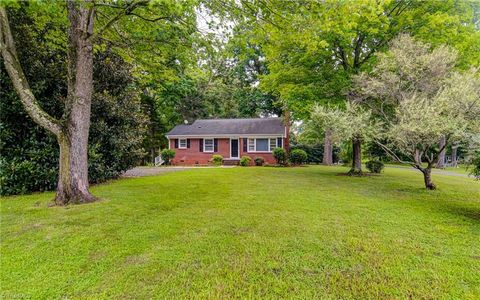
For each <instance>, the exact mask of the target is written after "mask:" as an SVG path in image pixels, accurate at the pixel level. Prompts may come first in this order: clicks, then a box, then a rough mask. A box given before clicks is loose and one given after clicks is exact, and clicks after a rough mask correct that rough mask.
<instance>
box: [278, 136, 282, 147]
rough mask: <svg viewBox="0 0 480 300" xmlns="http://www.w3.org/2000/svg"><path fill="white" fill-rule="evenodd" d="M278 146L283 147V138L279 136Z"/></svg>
mask: <svg viewBox="0 0 480 300" xmlns="http://www.w3.org/2000/svg"><path fill="white" fill-rule="evenodd" d="M277 147H278V148H282V138H277Z"/></svg>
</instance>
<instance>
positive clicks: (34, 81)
mask: <svg viewBox="0 0 480 300" xmlns="http://www.w3.org/2000/svg"><path fill="white" fill-rule="evenodd" d="M34 16H35V12H33V11H30V10H29V9H28V8H27V7H26V4H22V5H21V7H19V8H18V9H16V10H12V11H11V12H10V14H9V17H10V21H11V24H12V27H11V30H12V35H13V37H14V39H15V40H16V41H17V44H16V46H17V49H18V50H17V51H18V56H19V58H20V59H21V61H22V67H23V70H24V72H25V76H26V77H27V78H28V80H29V85H30V87H31V90H32V92H33V93H34V95H35V96H36V99H37V100H38V102H39V104H40V105H41V106H42V108H44V110H45V111H47V112H48V113H49V114H51V115H53V116H55V117H57V118H60V117H61V116H62V111H63V110H62V107H63V98H64V95H65V94H66V89H67V87H66V76H67V71H66V69H65V68H63V66H64V65H65V63H66V59H67V57H66V52H65V49H63V48H53V47H52V45H51V44H49V43H47V40H48V36H51V35H52V34H56V33H57V32H58V29H57V28H56V27H54V26H48V27H46V28H43V27H41V26H38V23H37V22H35V20H34V19H33V17H34ZM1 60H2V58H1V56H0V61H1ZM94 60H95V62H96V63H95V64H94V70H93V84H94V91H95V92H94V94H93V95H92V115H91V119H92V124H91V126H90V133H89V141H88V155H89V162H88V175H89V181H90V182H101V181H104V180H107V179H110V178H115V177H117V176H119V175H120V174H121V173H122V172H123V171H125V170H127V169H129V168H131V167H132V166H134V165H135V164H136V163H137V162H138V159H139V158H140V157H141V155H142V154H143V149H142V148H141V144H140V143H141V140H142V136H143V134H144V125H145V116H144V115H143V114H142V110H141V106H140V101H139V97H138V93H137V91H136V90H135V85H134V83H135V81H134V78H133V76H132V75H131V68H132V66H131V65H129V64H127V63H125V61H124V60H123V59H121V58H120V57H119V56H118V55H117V54H115V53H114V52H113V51H112V50H111V49H110V48H107V49H99V50H97V51H96V52H95V54H94ZM0 86H2V89H1V90H0V99H2V100H1V101H0V111H1V114H0V140H1V143H0V157H1V160H0V194H1V195H7V194H19V193H27V192H34V191H44V190H54V189H55V186H56V183H57V181H58V156H59V149H58V146H57V145H58V143H57V141H56V140H55V137H53V136H51V135H49V134H48V133H47V132H46V131H45V130H44V129H43V128H42V127H40V126H39V125H37V124H36V123H35V122H33V121H32V120H31V119H30V118H29V117H28V115H27V114H26V112H25V110H24V109H23V107H22V104H21V102H20V101H19V100H18V95H17V94H16V91H15V90H14V88H13V85H12V82H11V80H10V78H9V76H8V75H7V73H6V70H5V68H4V64H3V63H0ZM19 120H21V121H19Z"/></svg>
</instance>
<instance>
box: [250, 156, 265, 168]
mask: <svg viewBox="0 0 480 300" xmlns="http://www.w3.org/2000/svg"><path fill="white" fill-rule="evenodd" d="M253 161H254V162H255V165H256V166H263V164H264V163H265V159H263V157H255V159H254V160H253Z"/></svg>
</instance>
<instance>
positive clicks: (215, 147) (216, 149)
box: [213, 139, 218, 152]
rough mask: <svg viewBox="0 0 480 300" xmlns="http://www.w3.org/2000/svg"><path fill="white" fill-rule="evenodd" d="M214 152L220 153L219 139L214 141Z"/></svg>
mask: <svg viewBox="0 0 480 300" xmlns="http://www.w3.org/2000/svg"><path fill="white" fill-rule="evenodd" d="M213 152H218V139H213Z"/></svg>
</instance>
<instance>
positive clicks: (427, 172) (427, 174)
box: [420, 166, 437, 190]
mask: <svg viewBox="0 0 480 300" xmlns="http://www.w3.org/2000/svg"><path fill="white" fill-rule="evenodd" d="M420 171H422V173H423V180H424V182H425V188H426V189H427V190H435V189H437V186H436V185H435V184H434V183H433V181H432V168H431V166H428V167H427V168H425V169H421V170H420Z"/></svg>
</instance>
